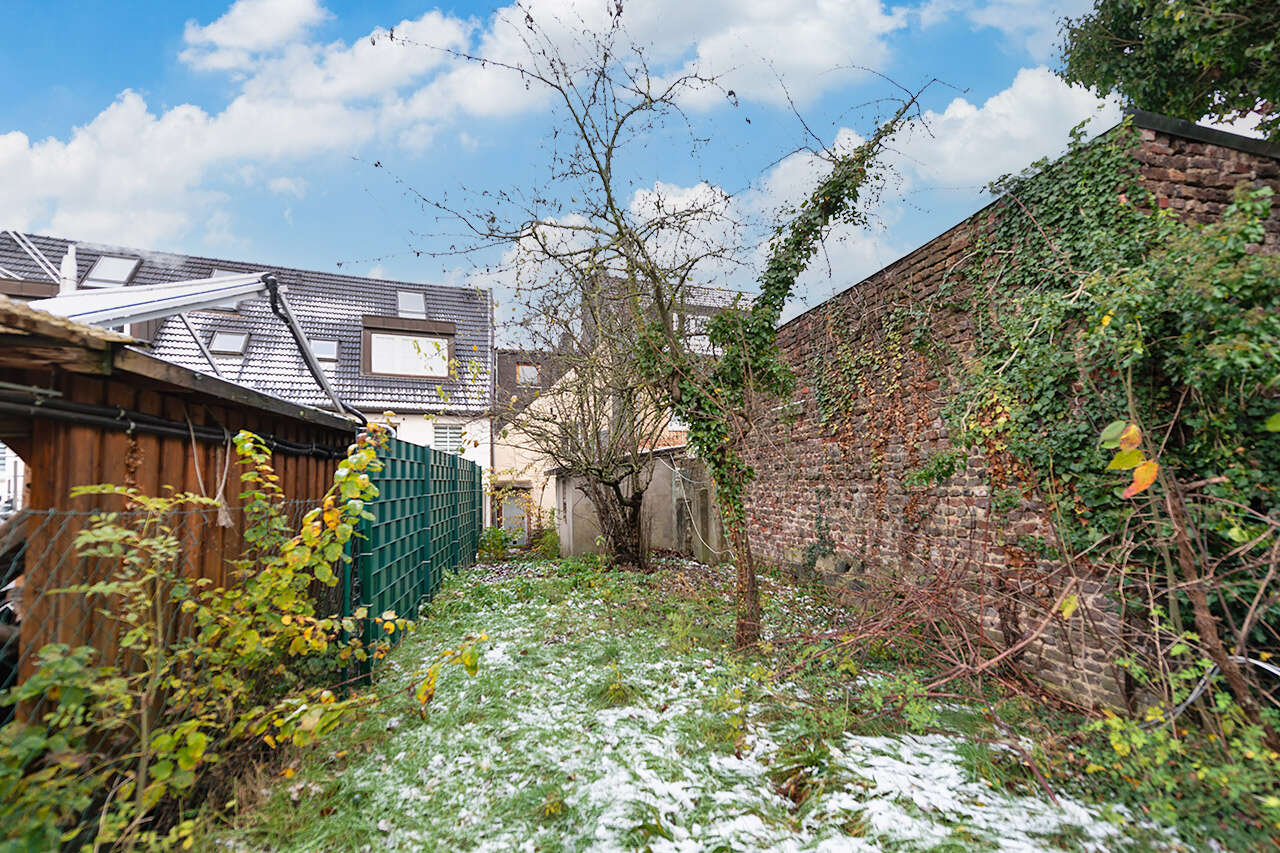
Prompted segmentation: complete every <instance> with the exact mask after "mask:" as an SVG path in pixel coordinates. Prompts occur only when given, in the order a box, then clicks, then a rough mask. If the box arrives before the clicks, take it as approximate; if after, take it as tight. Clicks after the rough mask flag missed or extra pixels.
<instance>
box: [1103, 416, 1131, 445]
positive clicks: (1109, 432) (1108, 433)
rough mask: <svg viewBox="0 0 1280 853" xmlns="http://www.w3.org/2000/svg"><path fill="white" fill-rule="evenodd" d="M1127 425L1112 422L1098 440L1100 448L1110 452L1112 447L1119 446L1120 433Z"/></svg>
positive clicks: (1125, 423) (1126, 422)
mask: <svg viewBox="0 0 1280 853" xmlns="http://www.w3.org/2000/svg"><path fill="white" fill-rule="evenodd" d="M1128 425H1129V422H1128V421H1112V422H1111V423H1109V424H1107V426H1106V428H1105V429H1103V430H1102V435H1101V436H1100V439H1101V441H1102V446H1103V447H1105V448H1107V449H1108V450H1110V449H1111V448H1113V447H1119V446H1120V433H1122V432H1124V428H1125V427H1127V426H1128Z"/></svg>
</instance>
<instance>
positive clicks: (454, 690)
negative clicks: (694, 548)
mask: <svg viewBox="0 0 1280 853" xmlns="http://www.w3.org/2000/svg"><path fill="white" fill-rule="evenodd" d="M733 581H734V577H733V569H732V567H724V566H721V567H707V566H704V565H700V564H698V563H694V562H692V561H689V560H685V559H682V558H675V557H666V558H658V559H656V560H655V568H654V570H653V571H651V572H648V573H639V572H629V571H619V570H617V569H613V568H610V567H608V566H607V565H606V564H604V563H602V562H601V561H600V560H599V559H597V558H594V557H591V558H586V559H566V560H556V561H548V560H543V559H529V560H526V561H521V562H504V563H488V564H480V565H478V566H476V567H474V568H473V569H470V570H467V571H465V572H462V573H460V574H458V575H456V576H455V577H453V578H452V579H451V580H449V581H448V582H447V583H446V585H445V587H444V589H443V590H442V592H441V593H440V594H439V595H438V596H437V597H436V598H435V599H434V600H433V601H432V602H431V603H430V604H428V605H426V606H425V607H424V609H423V612H422V614H421V615H422V618H421V619H420V620H419V621H418V622H417V623H416V628H415V629H414V630H413V631H412V632H411V633H410V634H409V635H408V636H407V637H406V639H405V640H404V641H403V642H402V643H401V645H400V646H399V647H398V648H397V649H396V650H395V651H393V652H392V653H391V654H390V656H389V657H388V658H387V659H386V660H385V662H384V664H383V666H382V668H381V669H380V671H379V675H378V678H377V680H376V682H375V684H374V686H373V692H374V694H375V695H376V697H377V706H376V707H377V712H376V713H371V714H368V715H366V716H364V717H363V718H362V719H361V720H360V721H359V722H358V723H355V724H353V725H351V726H348V727H344V728H343V729H341V730H339V731H337V732H335V733H334V734H333V735H331V736H330V737H329V738H327V739H326V740H325V741H324V742H323V743H322V744H317V745H315V746H313V747H310V748H308V749H306V750H295V751H292V752H289V753H288V754H281V755H280V756H278V757H277V758H278V759H279V763H278V765H277V766H276V767H275V768H274V769H273V770H272V771H271V773H270V774H269V775H267V774H266V773H265V772H264V774H263V775H260V776H258V777H256V778H254V779H251V780H249V781H246V782H244V783H243V784H242V785H241V786H240V788H239V790H238V792H237V794H236V797H235V798H234V803H229V804H228V805H229V806H230V812H228V813H227V814H226V815H225V817H226V819H227V820H228V821H229V826H230V829H229V830H227V831H225V832H223V833H220V834H219V835H218V836H217V837H216V839H214V840H213V841H212V844H211V846H212V847H216V848H217V849H236V850H246V851H249V850H433V849H434V850H445V849H457V850H531V851H532V850H654V851H677V850H726V851H727V850H828V851H833V850H885V849H889V850H916V849H920V850H970V849H972V850H1126V849H1127V850H1183V849H1197V847H1198V846H1199V842H1197V841H1196V833H1195V832H1191V833H1187V834H1185V835H1184V834H1181V833H1180V831H1179V828H1178V827H1177V826H1176V825H1169V824H1165V823H1161V821H1160V820H1159V819H1158V817H1157V816H1153V815H1152V813H1150V810H1149V809H1147V808H1145V807H1144V804H1143V802H1142V798H1141V797H1137V796H1133V795H1132V792H1126V791H1123V790H1111V789H1108V788H1107V787H1105V786H1094V785H1093V784H1092V783H1091V780H1092V779H1093V778H1094V776H1093V774H1089V773H1083V772H1080V771H1082V770H1083V768H1084V765H1085V764H1086V763H1087V762H1086V756H1087V755H1089V754H1091V752H1092V751H1099V750H1105V751H1107V752H1111V751H1112V750H1111V748H1110V747H1109V746H1108V745H1107V743H1106V738H1105V735H1100V734H1097V733H1095V734H1094V735H1092V736H1089V735H1086V734H1084V730H1083V729H1082V723H1083V722H1084V721H1083V720H1081V719H1078V718H1073V717H1072V716H1071V715H1070V714H1069V713H1066V712H1065V711H1055V710H1054V709H1052V708H1051V707H1046V706H1044V705H1043V704H1041V703H1038V702H1034V701H1031V700H1029V699H1028V698H1026V697H1019V696H1009V695H1004V696H1001V695H998V694H997V693H995V692H992V693H990V694H989V695H987V694H984V693H983V692H982V691H981V690H977V691H973V690H967V689H966V690H959V691H957V692H956V693H955V694H954V696H953V697H952V698H950V699H948V700H945V701H939V700H938V699H936V698H932V699H926V698H924V695H923V693H921V692H920V690H919V687H920V684H921V683H922V680H923V679H924V678H925V677H926V676H927V674H928V666H927V665H926V664H925V663H924V662H923V659H922V658H921V657H919V656H918V655H917V654H914V653H913V650H912V649H910V648H908V647H898V648H883V649H872V650H867V651H865V652H864V653H860V654H859V655H858V656H857V657H853V656H850V655H849V654H840V653H836V652H835V651H834V649H835V644H834V643H825V644H824V643H822V642H819V643H817V644H815V643H814V642H813V641H812V639H811V638H813V637H814V636H816V635H823V634H831V633H832V632H836V634H837V635H838V631H839V628H840V626H841V624H842V620H843V619H845V618H846V617H844V616H842V612H843V611H842V610H841V609H840V608H837V607H835V606H833V604H832V603H831V602H830V601H829V599H828V598H827V596H826V594H825V592H824V591H823V589H822V587H821V586H818V587H816V588H815V587H811V586H807V585H803V584H799V585H798V584H797V583H796V582H794V581H792V580H790V579H788V578H786V577H784V576H782V575H779V574H776V573H764V574H763V575H762V577H761V591H762V604H763V612H764V639H763V641H762V642H761V643H760V645H759V647H758V649H757V650H756V651H754V652H751V653H735V652H734V651H733V650H732V649H733V632H732V628H733V619H732V607H731V604H730V602H731V599H732V595H731V591H732V587H733ZM803 638H809V639H808V640H807V641H805V642H798V641H799V640H801V639H803ZM467 642H475V643H476V646H475V648H476V649H477V650H478V651H477V660H476V664H475V666H474V667H471V668H468V667H449V668H447V669H444V670H442V671H441V672H440V677H439V680H438V682H437V683H435V685H434V698H433V699H431V700H430V703H429V704H423V703H422V702H420V701H419V698H418V697H417V696H415V684H417V683H418V681H417V673H419V672H420V670H421V668H422V667H423V666H424V665H426V664H429V663H430V662H431V661H434V660H439V659H440V658H441V656H448V655H450V654H451V653H452V652H453V651H454V650H455V649H456V648H457V647H458V646H459V644H460V643H467ZM918 651H919V650H915V652H918ZM1221 829H1224V830H1225V831H1227V833H1228V835H1225V836H1222V837H1223V838H1224V840H1227V841H1228V843H1229V842H1230V836H1229V833H1230V832H1231V831H1232V830H1231V829H1230V827H1225V826H1224V827H1221ZM1246 837H1247V836H1246ZM1240 843H1241V842H1240V839H1239V838H1237V839H1236V840H1235V844H1232V845H1231V849H1242V848H1241V847H1240V846H1239V844H1240Z"/></svg>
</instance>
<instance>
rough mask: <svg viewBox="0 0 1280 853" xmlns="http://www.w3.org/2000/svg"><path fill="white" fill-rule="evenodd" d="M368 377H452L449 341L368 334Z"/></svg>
mask: <svg viewBox="0 0 1280 853" xmlns="http://www.w3.org/2000/svg"><path fill="white" fill-rule="evenodd" d="M366 339H367V341H368V344H369V362H368V369H367V371H366V372H367V373H389V374H392V375H394V376H438V377H445V376H448V375H449V339H448V338H436V337H426V336H420V335H395V334H388V333H386V332H371V333H368V334H367V338H366Z"/></svg>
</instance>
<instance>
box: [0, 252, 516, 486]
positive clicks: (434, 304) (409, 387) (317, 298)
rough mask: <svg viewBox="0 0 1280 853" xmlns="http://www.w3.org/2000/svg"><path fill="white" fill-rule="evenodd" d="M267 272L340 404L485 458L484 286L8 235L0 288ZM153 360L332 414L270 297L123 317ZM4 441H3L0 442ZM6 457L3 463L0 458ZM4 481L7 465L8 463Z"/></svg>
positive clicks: (488, 374) (489, 377)
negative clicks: (149, 317)
mask: <svg viewBox="0 0 1280 853" xmlns="http://www.w3.org/2000/svg"><path fill="white" fill-rule="evenodd" d="M259 273H270V274H271V275H272V276H274V277H275V279H276V280H277V281H278V282H279V284H280V285H281V288H282V290H283V291H284V293H285V297H286V298H287V300H288V305H289V308H290V310H291V312H292V314H293V316H294V317H295V318H296V319H297V322H298V324H299V325H300V326H301V329H302V332H303V334H304V335H305V337H306V340H307V343H308V344H309V348H310V350H311V352H312V353H313V354H314V355H315V358H316V360H317V362H318V363H319V365H320V368H321V370H322V371H323V373H324V376H325V378H326V379H327V381H328V383H329V384H330V386H331V387H332V389H333V390H334V391H335V392H336V394H337V396H338V398H339V399H340V400H341V401H342V403H343V404H344V405H345V406H346V407H348V408H352V409H355V410H357V411H359V412H360V413H361V414H362V415H363V416H364V417H365V418H367V419H368V420H370V421H377V422H382V423H386V424H388V425H390V426H392V427H393V428H394V429H395V430H396V434H397V435H398V436H399V437H400V438H402V439H404V440H406V441H409V442H413V443H416V444H422V445H427V446H431V447H434V448H436V449H441V450H446V451H451V452H456V453H459V454H461V455H462V456H463V457H464V458H466V459H469V460H471V461H473V462H475V463H477V464H478V465H480V466H481V467H482V468H484V469H486V470H487V469H488V468H489V467H490V466H491V463H492V455H493V452H492V447H491V435H492V432H491V429H490V420H489V411H490V409H491V404H492V400H493V324H492V300H491V297H490V294H489V292H488V291H487V290H478V289H474V288H462V287H445V286H440V285H431V284H422V283H418V282H404V281H393V280H385V279H374V278H368V277H363V276H354V275H345V274H341V273H328V272H320V271H315V270H302V269H295V268H289V267H281V266H275V265H271V264H258V263H249V262H245V261H242V260H236V259H223V258H208V257H199V256H193V255H181V254H173V253H165V252H153V251H145V250H138V249H131V248H126V247H120V246H111V245H102V244H95V243H85V242H76V241H72V240H66V239H61V238H55V237H48V236H43V235H27V234H22V233H20V232H14V231H6V232H3V233H2V234H0V294H5V295H8V296H10V297H11V298H15V299H20V300H25V301H31V300H38V299H45V298H51V297H54V296H58V295H60V294H62V295H65V294H66V293H68V292H71V291H78V290H83V289H87V288H107V287H111V288H121V287H132V286H139V285H156V284H167V283H176V282H187V281H193V280H199V279H207V278H216V277H223V276H232V275H244V274H259ZM125 331H128V333H129V334H131V335H133V336H134V337H136V338H139V339H140V340H141V341H142V342H143V343H144V344H145V345H147V346H149V348H150V351H151V352H152V354H154V355H156V356H158V357H160V358H163V359H165V360H167V361H170V362H173V363H175V364H178V365H181V366H183V367H187V368H190V369H193V370H197V371H201V372H204V373H210V374H214V375H217V376H219V377H220V378H222V379H226V380H228V381H231V382H235V383H237V384H240V385H244V386H247V387H249V388H253V389H254V390H257V391H261V392H264V393H266V394H270V395H272V396H275V397H279V398H282V399H284V400H288V401H290V402H294V403H301V404H305V405H309V406H314V407H316V408H321V409H329V410H334V409H336V408H337V406H336V405H335V403H334V401H333V400H332V399H331V397H330V396H329V395H328V394H327V393H326V391H325V390H324V389H323V388H321V387H320V385H319V384H318V383H317V381H316V380H315V379H314V378H313V376H312V374H311V372H310V370H309V368H308V367H307V364H306V362H305V360H304V358H303V354H302V352H301V350H300V348H299V347H298V345H297V344H296V342H295V341H294V339H293V336H292V333H291V332H290V330H289V328H288V326H287V325H286V324H285V323H284V322H283V321H282V320H281V318H280V317H279V316H278V315H277V314H276V311H275V310H273V305H272V300H270V299H267V298H252V299H247V300H245V301H243V302H240V303H239V304H237V305H235V307H234V309H224V310H205V311H193V312H190V313H187V314H185V315H181V316H171V317H168V318H164V319H158V320H153V321H148V322H145V323H134V324H132V325H130V326H129V327H128V328H127V329H126V330H125ZM0 440H2V437H0ZM8 461H9V458H6V462H8ZM5 470H6V475H7V477H8V481H12V480H13V477H14V475H13V468H12V466H6V469H5Z"/></svg>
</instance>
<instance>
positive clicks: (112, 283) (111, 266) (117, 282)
mask: <svg viewBox="0 0 1280 853" xmlns="http://www.w3.org/2000/svg"><path fill="white" fill-rule="evenodd" d="M140 263H142V262H141V261H140V260H138V259H137V258H118V257H115V256H114V255H103V256H102V257H100V258H98V260H97V261H95V262H94V264H93V268H92V269H90V270H89V274H88V275H87V276H85V277H84V281H82V282H80V286H81V287H120V286H121V285H123V284H125V283H127V282H128V281H129V279H131V278H133V272H134V270H136V269H137V268H138V264H140Z"/></svg>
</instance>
